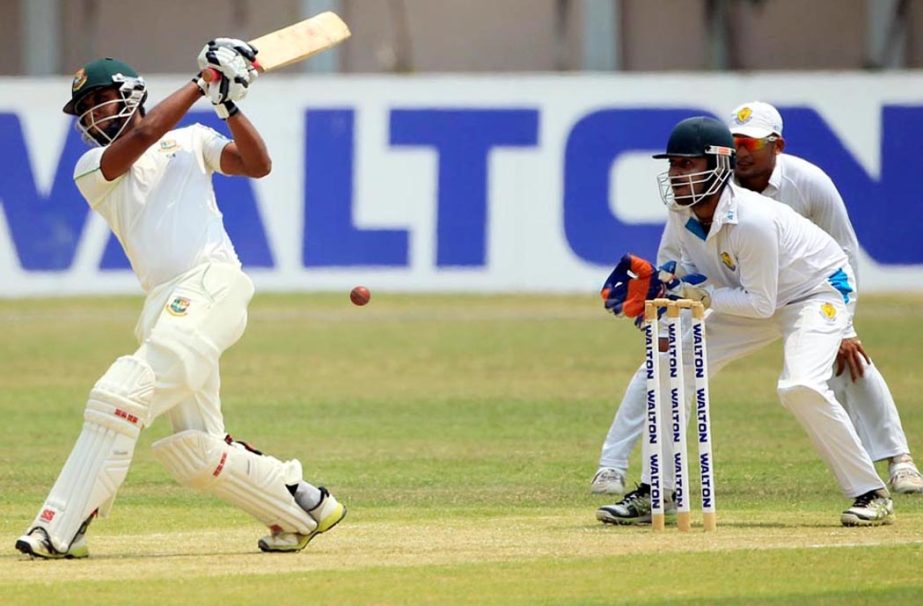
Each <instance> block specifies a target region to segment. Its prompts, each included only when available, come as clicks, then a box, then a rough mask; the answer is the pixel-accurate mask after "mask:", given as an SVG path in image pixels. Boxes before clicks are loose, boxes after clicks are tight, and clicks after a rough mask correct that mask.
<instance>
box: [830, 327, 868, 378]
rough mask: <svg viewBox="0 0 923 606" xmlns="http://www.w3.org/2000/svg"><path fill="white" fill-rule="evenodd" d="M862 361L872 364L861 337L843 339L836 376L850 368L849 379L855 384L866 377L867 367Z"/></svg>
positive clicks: (838, 355) (837, 355) (838, 353)
mask: <svg viewBox="0 0 923 606" xmlns="http://www.w3.org/2000/svg"><path fill="white" fill-rule="evenodd" d="M862 360H865V363H866V364H871V363H872V359H871V358H869V355H868V354H867V353H865V349H864V348H863V347H862V341H860V340H859V337H851V338H849V339H843V340H842V341H840V349H839V351H837V354H836V376H840V375H841V374H843V371H844V370H846V368H847V367H849V378H850V379H852V381H853V383H855V382H856V381H858V380H859V379H861V378H862V377H863V376H865V366H864V365H863V364H862Z"/></svg>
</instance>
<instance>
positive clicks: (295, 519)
mask: <svg viewBox="0 0 923 606" xmlns="http://www.w3.org/2000/svg"><path fill="white" fill-rule="evenodd" d="M152 448H153V450H154V457H155V458H157V460H158V461H160V462H161V463H162V464H163V466H164V467H166V468H167V470H168V471H169V472H170V473H171V474H172V475H173V477H174V478H176V481H177V482H179V483H180V484H183V485H185V486H189V487H191V488H196V489H199V490H203V491H205V492H209V493H211V494H213V495H215V496H217V497H219V498H220V499H222V500H224V501H226V502H228V503H230V504H232V505H235V506H237V507H240V508H241V509H243V510H244V511H246V512H247V513H249V514H250V515H252V516H253V517H255V518H256V519H258V520H259V521H261V522H263V523H264V524H266V526H268V527H269V528H270V529H271V530H272V531H273V532H296V533H299V534H308V533H310V532H311V531H313V530H314V529H315V528H316V527H317V523H316V522H315V521H314V520H313V519H312V518H311V516H309V515H308V514H307V512H305V510H303V509H302V508H301V507H299V506H298V504H297V503H296V502H295V498H294V497H293V496H292V495H291V493H290V492H289V491H288V488H286V484H297V483H298V482H299V481H300V480H301V476H302V472H301V463H300V462H299V461H298V460H297V459H293V460H291V461H286V462H282V461H280V460H279V459H276V458H275V457H271V456H267V455H261V454H256V453H254V452H251V451H249V450H247V449H245V448H244V447H243V446H241V445H240V444H238V443H236V442H235V443H231V444H228V443H227V442H225V441H224V440H222V439H220V438H218V437H216V436H213V435H209V434H207V433H204V432H201V431H196V430H189V431H182V432H179V433H176V434H173V435H172V436H168V437H166V438H164V439H162V440H158V441H157V442H155V443H154V444H153V446H152Z"/></svg>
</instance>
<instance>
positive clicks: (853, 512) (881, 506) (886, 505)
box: [840, 490, 894, 526]
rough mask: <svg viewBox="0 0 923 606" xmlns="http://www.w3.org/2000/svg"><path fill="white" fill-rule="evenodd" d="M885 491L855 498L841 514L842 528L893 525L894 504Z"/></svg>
mask: <svg viewBox="0 0 923 606" xmlns="http://www.w3.org/2000/svg"><path fill="white" fill-rule="evenodd" d="M887 495H888V493H887V491H885V490H872V491H869V492H867V493H865V494H863V495H859V496H858V497H856V500H855V501H853V504H852V507H850V508H849V509H847V510H846V511H844V512H843V515H841V516H840V521H841V522H842V523H843V526H882V525H884V524H893V523H894V502H893V501H891V497H889V496H887Z"/></svg>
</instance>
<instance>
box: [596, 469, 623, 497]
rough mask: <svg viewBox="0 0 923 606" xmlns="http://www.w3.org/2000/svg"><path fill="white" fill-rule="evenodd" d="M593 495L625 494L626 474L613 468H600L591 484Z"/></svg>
mask: <svg viewBox="0 0 923 606" xmlns="http://www.w3.org/2000/svg"><path fill="white" fill-rule="evenodd" d="M590 493H591V494H614V495H617V496H622V495H623V494H625V474H623V473H622V472H621V471H619V470H617V469H613V468H612V467H600V468H599V470H598V471H597V472H596V475H595V476H593V480H592V481H591V482H590Z"/></svg>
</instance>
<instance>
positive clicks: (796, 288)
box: [667, 184, 849, 318]
mask: <svg viewBox="0 0 923 606" xmlns="http://www.w3.org/2000/svg"><path fill="white" fill-rule="evenodd" d="M667 231H669V232H670V234H669V238H670V239H672V240H674V241H676V242H678V243H679V245H680V248H681V250H682V263H683V265H684V269H685V270H686V271H687V272H697V273H701V274H704V275H706V276H708V279H709V283H710V284H711V285H712V287H713V288H714V290H713V292H712V300H711V307H712V309H714V310H715V311H717V312H721V313H727V314H732V315H735V316H745V317H750V318H768V317H769V316H771V315H772V314H773V313H775V311H776V310H777V309H778V308H780V307H782V306H784V305H786V304H788V303H791V302H794V301H799V300H802V299H804V298H806V297H808V296H810V295H813V294H816V293H820V292H824V291H828V292H829V290H830V288H831V284H830V279H831V278H832V277H833V274H834V273H836V272H837V271H838V270H840V269H846V268H847V264H848V262H849V261H848V259H847V257H846V253H844V252H843V249H842V248H840V245H839V244H837V242H836V241H835V240H834V239H833V238H832V237H830V236H829V235H827V233H826V232H824V231H823V230H822V229H821V228H819V227H818V226H816V225H814V224H813V223H812V222H811V221H809V220H807V219H805V218H804V217H802V216H801V215H799V214H798V213H796V212H795V211H794V210H792V209H791V208H789V207H788V206H786V205H784V204H776V203H773V202H772V201H770V200H768V199H767V198H766V197H765V196H762V195H760V194H758V193H755V192H751V191H749V190H747V189H744V188H742V187H739V186H737V185H734V184H728V185H727V187H725V188H724V191H723V192H722V194H721V199H720V200H719V202H718V206H717V208H716V209H715V215H714V218H713V220H712V226H711V229H710V230H709V231H708V233H707V234H706V233H705V232H704V231H703V229H702V226H701V225H700V224H699V222H698V221H697V220H696V219H695V216H694V215H693V213H692V210H690V209H683V210H680V211H676V212H671V213H669V216H668V219H667ZM847 271H848V269H847Z"/></svg>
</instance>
